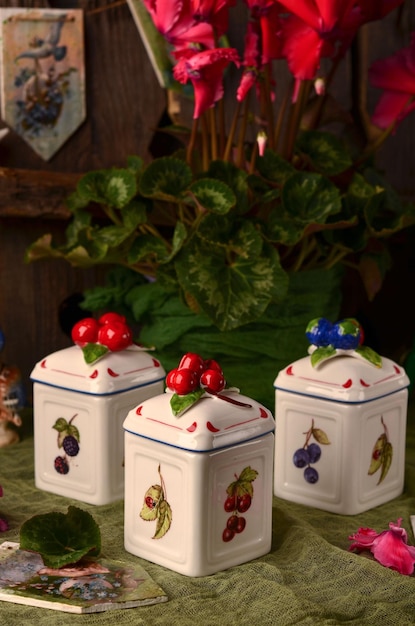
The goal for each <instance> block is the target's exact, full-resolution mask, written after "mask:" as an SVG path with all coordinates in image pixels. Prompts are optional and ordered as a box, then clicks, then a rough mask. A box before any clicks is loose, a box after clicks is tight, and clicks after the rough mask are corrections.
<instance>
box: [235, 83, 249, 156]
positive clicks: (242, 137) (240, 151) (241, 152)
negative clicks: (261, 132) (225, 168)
mask: <svg viewBox="0 0 415 626" xmlns="http://www.w3.org/2000/svg"><path fill="white" fill-rule="evenodd" d="M244 105H245V106H244V112H243V115H242V125H241V128H240V129H239V137H238V145H237V147H236V159H235V161H236V165H237V166H238V167H240V168H242V167H243V165H244V161H245V154H244V145H245V136H246V127H247V124H248V115H249V94H248V96H247V97H246V98H245V102H244Z"/></svg>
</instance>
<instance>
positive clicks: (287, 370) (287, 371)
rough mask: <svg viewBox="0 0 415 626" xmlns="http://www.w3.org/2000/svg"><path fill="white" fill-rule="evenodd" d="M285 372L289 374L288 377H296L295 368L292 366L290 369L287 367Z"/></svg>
mask: <svg viewBox="0 0 415 626" xmlns="http://www.w3.org/2000/svg"><path fill="white" fill-rule="evenodd" d="M285 371H286V373H287V374H288V376H294V373H293V366H292V365H290V367H287V369H286V370H285Z"/></svg>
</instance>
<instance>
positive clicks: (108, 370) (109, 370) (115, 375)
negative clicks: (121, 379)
mask: <svg viewBox="0 0 415 626" xmlns="http://www.w3.org/2000/svg"><path fill="white" fill-rule="evenodd" d="M107 372H108V374H109V375H110V376H113V377H114V378H117V376H119V374H117V373H116V372H114V371H113V370H112V369H111V368H110V367H109V368H108V369H107Z"/></svg>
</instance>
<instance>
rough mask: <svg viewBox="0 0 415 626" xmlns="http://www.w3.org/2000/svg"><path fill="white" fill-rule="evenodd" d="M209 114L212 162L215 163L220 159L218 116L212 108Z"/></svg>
mask: <svg viewBox="0 0 415 626" xmlns="http://www.w3.org/2000/svg"><path fill="white" fill-rule="evenodd" d="M208 113H209V127H210V150H211V157H212V160H213V161H215V160H216V159H217V158H218V136H217V132H216V116H215V108H214V107H212V108H210V109H209V111H208Z"/></svg>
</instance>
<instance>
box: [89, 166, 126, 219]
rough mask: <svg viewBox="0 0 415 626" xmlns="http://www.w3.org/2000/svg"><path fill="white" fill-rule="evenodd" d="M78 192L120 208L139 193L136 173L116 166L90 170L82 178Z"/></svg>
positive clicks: (93, 199) (92, 200)
mask: <svg viewBox="0 0 415 626" xmlns="http://www.w3.org/2000/svg"><path fill="white" fill-rule="evenodd" d="M77 193H78V195H79V197H80V198H84V199H86V198H88V200H89V202H96V203H99V204H104V205H106V206H112V207H116V208H118V209H120V208H122V207H123V206H125V205H126V204H128V202H130V200H132V198H133V197H134V196H135V195H136V193H137V184H136V178H135V174H134V172H132V171H131V170H127V169H116V168H112V169H109V170H96V171H93V172H88V173H87V174H85V175H84V176H83V177H82V178H81V179H80V181H79V183H78V186H77ZM83 206H85V205H83Z"/></svg>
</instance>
